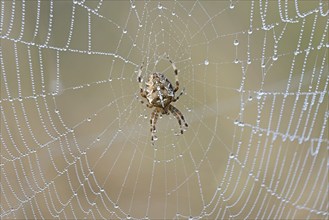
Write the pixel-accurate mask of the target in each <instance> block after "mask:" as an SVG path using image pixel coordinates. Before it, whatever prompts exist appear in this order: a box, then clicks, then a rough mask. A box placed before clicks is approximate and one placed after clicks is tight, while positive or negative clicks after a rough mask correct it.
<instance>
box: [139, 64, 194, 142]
mask: <svg viewBox="0 0 329 220" xmlns="http://www.w3.org/2000/svg"><path fill="white" fill-rule="evenodd" d="M168 60H169V62H170V63H171V65H172V68H173V69H174V73H175V81H176V87H175V88H173V85H172V84H171V82H170V81H169V80H168V78H167V77H165V76H164V75H163V74H162V73H158V72H154V73H152V74H150V75H149V79H148V82H146V83H145V88H143V85H142V78H141V74H142V70H143V63H142V65H141V66H140V68H139V71H138V77H137V81H138V83H139V88H140V95H141V96H142V97H143V98H145V99H146V100H147V102H148V103H146V106H147V107H148V108H153V107H154V110H153V112H152V113H151V119H150V123H151V134H152V137H151V141H152V144H153V145H154V141H155V140H157V139H158V138H157V137H156V135H155V132H156V128H155V125H156V123H157V120H158V117H159V114H160V115H162V114H166V115H169V113H171V114H173V115H174V116H175V117H176V119H177V121H178V124H179V126H180V132H181V134H183V126H182V121H183V123H184V125H185V127H188V124H187V123H186V121H185V119H184V116H183V114H182V113H181V112H180V111H179V110H178V109H177V108H175V107H174V106H173V105H172V104H171V103H172V102H176V101H177V100H178V99H179V97H180V96H181V95H182V94H183V92H184V89H183V90H182V91H181V93H180V94H179V95H178V96H177V97H175V92H177V91H178V89H179V81H178V70H177V68H176V66H175V64H174V63H173V62H172V61H171V60H170V59H169V58H168ZM140 101H141V103H142V104H143V103H144V101H143V100H140Z"/></svg>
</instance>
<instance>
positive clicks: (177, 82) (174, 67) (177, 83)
mask: <svg viewBox="0 0 329 220" xmlns="http://www.w3.org/2000/svg"><path fill="white" fill-rule="evenodd" d="M167 58H168V60H169V62H170V63H171V65H172V68H173V69H174V73H175V81H176V87H175V89H174V92H177V90H178V89H179V81H178V69H177V68H176V65H175V63H174V62H173V61H172V60H171V59H169V57H167Z"/></svg>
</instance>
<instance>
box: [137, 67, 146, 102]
mask: <svg viewBox="0 0 329 220" xmlns="http://www.w3.org/2000/svg"><path fill="white" fill-rule="evenodd" d="M143 66H144V62H143V63H142V64H141V66H140V68H139V70H138V76H137V81H138V83H139V88H140V95H141V96H142V97H143V98H146V92H145V90H144V89H143V84H142V70H143ZM142 103H143V102H142Z"/></svg>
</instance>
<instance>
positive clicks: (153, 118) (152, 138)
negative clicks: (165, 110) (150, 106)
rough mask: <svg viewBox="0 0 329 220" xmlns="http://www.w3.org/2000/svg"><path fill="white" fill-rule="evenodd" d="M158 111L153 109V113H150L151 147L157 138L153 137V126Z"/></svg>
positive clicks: (154, 129) (154, 131) (154, 130)
mask: <svg viewBox="0 0 329 220" xmlns="http://www.w3.org/2000/svg"><path fill="white" fill-rule="evenodd" d="M158 117H159V115H158V111H157V109H154V111H153V112H152V113H151V119H150V123H151V135H152V137H151V141H152V145H154V141H156V140H157V139H158V138H157V136H156V135H155V133H156V128H155V125H156V123H157V121H158Z"/></svg>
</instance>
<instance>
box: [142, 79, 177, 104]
mask: <svg viewBox="0 0 329 220" xmlns="http://www.w3.org/2000/svg"><path fill="white" fill-rule="evenodd" d="M146 86H147V87H146V97H147V100H148V102H149V103H150V104H153V105H154V106H155V107H159V108H165V107H166V106H168V105H169V104H170V103H171V102H172V99H173V98H174V95H175V94H174V89H173V86H172V84H171V83H170V81H169V80H168V79H167V78H166V77H165V76H164V75H163V74H162V73H153V74H151V75H150V77H149V80H148V82H147V83H146Z"/></svg>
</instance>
